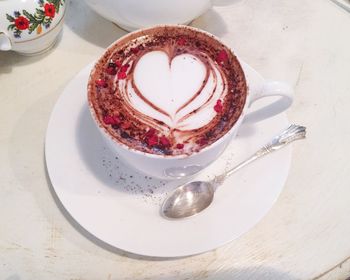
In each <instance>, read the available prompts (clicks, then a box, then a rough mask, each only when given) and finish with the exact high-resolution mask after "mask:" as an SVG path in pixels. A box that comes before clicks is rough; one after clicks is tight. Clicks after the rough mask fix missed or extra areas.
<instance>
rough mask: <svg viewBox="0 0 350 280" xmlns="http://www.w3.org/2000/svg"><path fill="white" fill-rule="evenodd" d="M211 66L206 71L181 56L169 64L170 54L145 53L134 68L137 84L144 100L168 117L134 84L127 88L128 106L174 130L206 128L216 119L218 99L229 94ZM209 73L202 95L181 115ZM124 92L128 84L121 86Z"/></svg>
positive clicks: (196, 61) (193, 59)
mask: <svg viewBox="0 0 350 280" xmlns="http://www.w3.org/2000/svg"><path fill="white" fill-rule="evenodd" d="M210 63H211V66H210V67H209V70H207V68H206V66H205V65H204V63H203V62H202V61H201V60H200V59H199V58H197V57H195V56H194V55H192V54H181V55H178V56H176V57H174V59H173V60H172V61H171V62H170V61H169V57H168V54H167V53H165V52H163V51H152V52H149V53H146V54H145V55H143V56H142V57H141V58H140V59H139V61H138V62H137V64H136V65H135V67H134V84H135V86H136V87H137V89H138V90H139V92H140V93H141V95H142V96H143V97H144V98H145V99H147V100H148V101H149V102H151V103H152V104H154V105H155V106H156V107H158V108H160V109H161V110H163V111H164V112H166V113H167V114H168V115H169V116H167V115H165V114H163V113H161V112H159V111H157V110H156V109H155V108H153V107H152V106H150V105H149V104H148V103H147V102H145V101H144V100H142V99H141V98H140V97H139V96H138V95H137V93H136V92H135V90H134V88H133V86H132V84H131V82H129V84H128V85H127V91H128V92H127V94H128V97H129V102H130V103H131V104H132V106H133V107H134V108H135V109H136V110H138V111H139V112H141V113H142V114H145V115H147V116H149V117H152V118H154V119H157V120H159V121H162V122H164V123H165V124H167V125H168V126H169V127H170V128H171V129H175V128H176V129H178V130H192V129H197V128H200V127H203V126H205V125H206V124H208V123H209V122H210V121H211V120H212V119H213V118H214V117H215V116H216V112H215V110H214V109H213V107H214V106H215V104H216V102H217V100H218V99H220V98H224V97H225V95H226V92H224V91H226V90H227V89H226V88H225V87H224V81H223V79H222V76H221V74H220V72H219V70H218V69H217V65H216V64H215V63H214V62H213V61H211V62H210ZM207 71H209V79H208V80H207V82H206V84H205V86H204V87H203V89H202V90H201V91H200V94H199V95H197V97H196V98H194V99H193V100H192V101H191V102H190V103H189V104H188V105H186V106H185V107H184V108H183V109H181V110H180V111H178V110H179V109H180V108H181V107H182V106H183V105H184V104H186V103H187V102H188V101H189V100H191V98H193V96H194V95H195V94H196V93H197V92H198V91H199V90H200V88H201V86H202V84H203V82H204V81H205V78H206V75H207ZM123 88H125V83H122V84H121V87H120V89H121V90H123ZM203 105H204V106H203ZM198 108H200V110H198V111H197V112H196V113H195V114H192V115H190V116H189V117H187V118H184V119H183V120H181V118H183V117H184V116H186V115H187V114H189V113H191V112H193V111H194V110H196V109H198Z"/></svg>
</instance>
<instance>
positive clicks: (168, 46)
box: [88, 26, 247, 156]
mask: <svg viewBox="0 0 350 280" xmlns="http://www.w3.org/2000/svg"><path fill="white" fill-rule="evenodd" d="M246 98H247V85H246V81H245V77H244V73H243V70H242V68H241V66H240V64H239V62H238V60H237V58H236V57H235V55H234V54H233V53H232V51H231V50H230V49H228V48H227V47H226V46H224V45H223V44H222V43H221V42H219V41H218V40H217V39H215V38H214V37H213V36H210V35H209V34H207V33H204V32H196V31H194V30H193V29H191V28H186V27H183V28H179V27H176V26H167V27H159V28H157V27H156V28H151V29H147V30H141V31H139V32H135V33H132V34H130V35H129V36H126V38H125V39H121V40H119V41H117V42H116V43H115V44H114V45H112V46H111V47H110V48H109V49H108V50H107V51H106V53H105V54H104V55H103V57H102V58H101V59H100V60H99V61H98V62H97V64H96V65H95V67H94V70H93V71H92V72H91V75H90V80H89V84H88V100H89V103H90V108H91V110H92V113H93V115H94V117H95V119H96V120H97V122H98V124H99V126H100V127H101V128H102V129H103V130H105V132H106V133H107V134H109V135H110V137H111V138H112V139H113V140H114V141H116V142H118V143H120V144H122V145H124V146H126V147H127V148H129V149H133V150H137V151H141V152H145V153H148V154H155V155H164V156H177V155H191V154H193V153H197V152H199V151H201V150H202V149H205V148H206V147H207V146H209V145H211V144H212V143H214V142H216V141H217V140H218V139H220V138H221V137H223V136H224V135H225V134H226V133H227V132H228V131H230V129H231V128H232V127H233V126H234V124H235V123H236V122H237V120H238V119H239V117H240V116H241V114H242V110H243V108H244V106H245V102H246Z"/></svg>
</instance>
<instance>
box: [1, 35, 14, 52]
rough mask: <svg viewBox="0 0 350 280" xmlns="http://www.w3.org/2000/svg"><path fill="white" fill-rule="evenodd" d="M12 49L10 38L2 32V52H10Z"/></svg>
mask: <svg viewBox="0 0 350 280" xmlns="http://www.w3.org/2000/svg"><path fill="white" fill-rule="evenodd" d="M11 49H12V44H11V41H10V38H9V37H8V36H7V35H6V34H5V33H4V32H0V51H9V50H11Z"/></svg>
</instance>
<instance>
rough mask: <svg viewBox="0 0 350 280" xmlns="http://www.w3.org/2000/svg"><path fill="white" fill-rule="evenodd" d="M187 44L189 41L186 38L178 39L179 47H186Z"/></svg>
mask: <svg viewBox="0 0 350 280" xmlns="http://www.w3.org/2000/svg"><path fill="white" fill-rule="evenodd" d="M186 43H187V40H186V39H185V38H183V37H181V38H179V39H177V41H176V44H177V45H178V46H184V45H185V44H186Z"/></svg>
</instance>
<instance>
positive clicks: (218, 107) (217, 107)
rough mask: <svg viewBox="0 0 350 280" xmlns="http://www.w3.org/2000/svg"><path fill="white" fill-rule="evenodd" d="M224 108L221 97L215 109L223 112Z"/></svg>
mask: <svg viewBox="0 0 350 280" xmlns="http://www.w3.org/2000/svg"><path fill="white" fill-rule="evenodd" d="M222 109H223V106H222V101H221V100H220V99H219V100H218V101H217V102H216V105H215V106H214V110H215V112H217V113H221V112H222Z"/></svg>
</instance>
